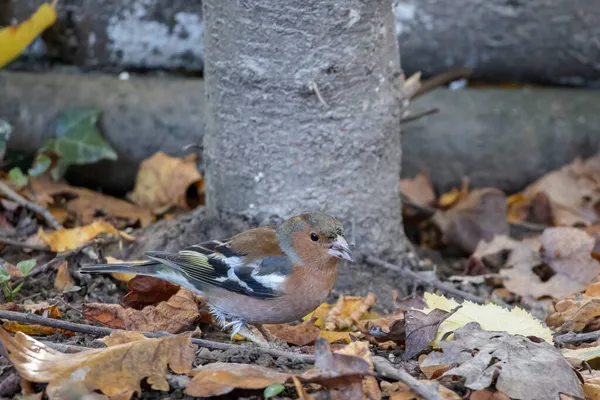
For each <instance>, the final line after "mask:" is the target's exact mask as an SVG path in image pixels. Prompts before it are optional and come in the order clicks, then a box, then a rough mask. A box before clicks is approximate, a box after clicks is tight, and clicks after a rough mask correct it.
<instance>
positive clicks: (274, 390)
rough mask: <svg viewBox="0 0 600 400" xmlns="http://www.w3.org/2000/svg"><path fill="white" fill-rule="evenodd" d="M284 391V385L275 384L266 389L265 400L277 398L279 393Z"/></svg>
mask: <svg viewBox="0 0 600 400" xmlns="http://www.w3.org/2000/svg"><path fill="white" fill-rule="evenodd" d="M284 390H285V386H284V385H282V384H281V383H274V384H272V385H269V386H267V387H266V388H265V391H264V392H263V395H264V396H265V399H268V398H270V397H274V396H277V395H278V394H279V393H281V392H283V391H284Z"/></svg>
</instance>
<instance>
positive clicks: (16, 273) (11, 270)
mask: <svg viewBox="0 0 600 400" xmlns="http://www.w3.org/2000/svg"><path fill="white" fill-rule="evenodd" d="M3 264H4V267H5V268H6V272H8V275H9V276H10V279H19V278H22V277H24V276H25V274H23V272H22V271H21V270H20V269H19V268H17V266H16V265H14V264H11V263H9V262H7V261H4V262H3Z"/></svg>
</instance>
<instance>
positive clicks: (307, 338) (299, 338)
mask: <svg viewBox="0 0 600 400" xmlns="http://www.w3.org/2000/svg"><path fill="white" fill-rule="evenodd" d="M316 320H317V318H316V317H315V316H312V317H311V319H308V320H306V321H302V323H300V324H298V325H289V324H275V325H264V327H265V328H266V329H267V330H268V331H269V332H271V333H272V334H273V335H275V336H276V337H278V338H279V339H281V340H284V341H286V342H287V343H289V344H294V345H296V346H306V345H309V344H311V343H313V342H314V341H315V340H317V337H319V333H320V332H321V329H319V327H318V326H316V325H315V321H316Z"/></svg>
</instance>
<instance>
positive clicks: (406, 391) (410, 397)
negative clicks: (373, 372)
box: [381, 380, 461, 400]
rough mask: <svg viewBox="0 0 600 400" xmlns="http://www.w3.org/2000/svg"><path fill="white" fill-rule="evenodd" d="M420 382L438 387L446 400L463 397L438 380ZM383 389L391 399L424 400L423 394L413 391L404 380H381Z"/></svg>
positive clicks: (456, 399) (458, 399) (455, 399)
mask: <svg viewBox="0 0 600 400" xmlns="http://www.w3.org/2000/svg"><path fill="white" fill-rule="evenodd" d="M419 382H421V383H423V384H424V385H427V386H430V387H437V389H438V392H439V394H440V395H441V396H442V398H444V399H446V400H460V399H461V397H460V396H459V395H458V394H456V393H454V392H453V391H452V390H450V389H448V388H447V387H445V386H443V385H440V384H439V383H438V382H436V381H428V380H420V381H419ZM381 390H382V392H383V395H384V396H389V400H423V398H422V397H421V396H419V395H418V394H416V393H415V392H413V391H412V389H411V388H410V387H409V386H408V385H406V384H404V383H402V382H387V381H381Z"/></svg>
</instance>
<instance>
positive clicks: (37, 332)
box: [2, 321, 75, 336]
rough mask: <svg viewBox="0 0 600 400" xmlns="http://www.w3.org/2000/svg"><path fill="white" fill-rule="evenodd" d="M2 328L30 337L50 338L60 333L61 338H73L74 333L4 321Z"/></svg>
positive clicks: (49, 327)
mask: <svg viewBox="0 0 600 400" xmlns="http://www.w3.org/2000/svg"><path fill="white" fill-rule="evenodd" d="M2 327H3V328H4V329H6V330H7V331H9V332H12V333H17V332H22V333H26V334H27V335H31V336H50V335H54V334H55V333H56V332H60V334H61V335H63V336H75V333H74V332H71V331H68V330H65V329H59V328H53V327H51V326H44V325H37V324H31V325H30V324H21V323H18V322H15V321H6V322H4V323H3V324H2Z"/></svg>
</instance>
